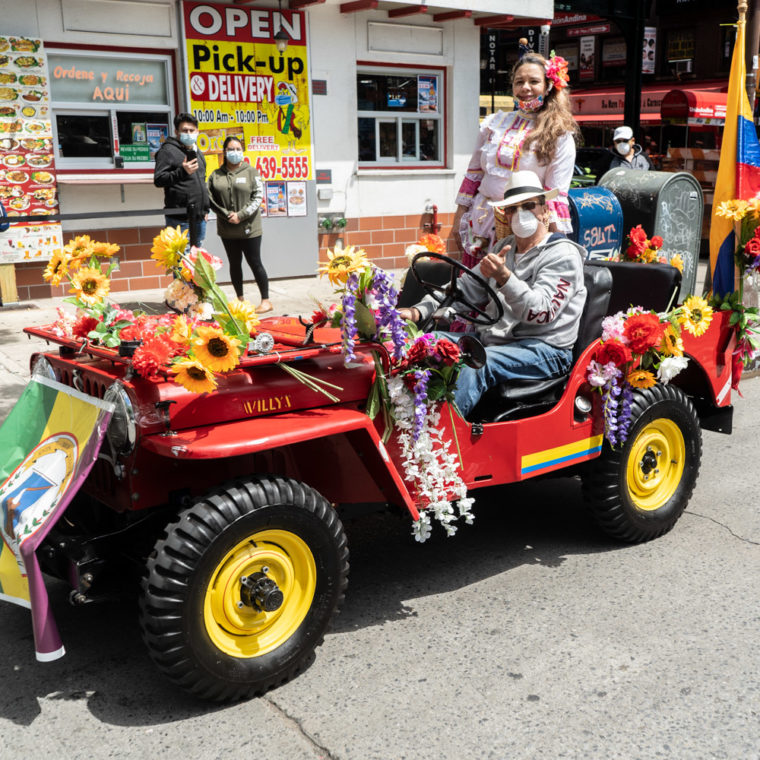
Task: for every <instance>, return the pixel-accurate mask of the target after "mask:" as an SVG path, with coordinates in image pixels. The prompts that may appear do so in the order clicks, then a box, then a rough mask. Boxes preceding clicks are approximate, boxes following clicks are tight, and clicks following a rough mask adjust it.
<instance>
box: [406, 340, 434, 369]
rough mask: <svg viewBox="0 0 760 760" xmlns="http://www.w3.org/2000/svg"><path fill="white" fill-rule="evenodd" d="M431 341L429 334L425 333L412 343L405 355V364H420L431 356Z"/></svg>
mask: <svg viewBox="0 0 760 760" xmlns="http://www.w3.org/2000/svg"><path fill="white" fill-rule="evenodd" d="M430 343H431V341H430V339H429V336H427V335H423V336H422V337H420V338H417V340H415V341H414V343H412V345H411V347H410V348H409V351H407V353H406V356H405V357H404V363H405V364H420V363H422V362H424V361H425V359H427V358H428V356H430V349H431V345H430Z"/></svg>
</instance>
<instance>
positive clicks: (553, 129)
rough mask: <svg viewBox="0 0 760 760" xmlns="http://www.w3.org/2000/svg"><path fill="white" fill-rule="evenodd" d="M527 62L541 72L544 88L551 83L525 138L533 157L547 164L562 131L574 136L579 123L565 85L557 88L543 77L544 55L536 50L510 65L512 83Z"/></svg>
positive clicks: (526, 145) (544, 68)
mask: <svg viewBox="0 0 760 760" xmlns="http://www.w3.org/2000/svg"><path fill="white" fill-rule="evenodd" d="M526 63H535V64H536V65H538V66H540V67H541V71H543V72H544V81H545V82H546V86H547V88H548V87H549V84H550V83H551V84H552V88H551V90H549V92H547V93H546V94H545V95H544V105H543V106H542V107H541V109H540V110H539V111H538V113H537V115H536V127H535V129H532V130H531V131H530V132H529V133H528V136H527V137H526V138H525V147H526V148H527V147H529V146H530V145H533V146H534V147H533V150H534V151H535V153H536V158H538V162H539V163H540V164H548V163H549V162H550V161H551V160H552V158H554V153H555V151H556V150H557V141H558V140H559V138H560V137H562V135H564V134H565V132H570V133H571V134H572V135H573V137H575V136H576V135H577V134H578V125H577V124H576V123H575V119H574V118H573V114H572V111H571V109H570V96H569V95H568V92H567V87H563V88H562V89H560V88H559V87H557V86H556V85H554V84H553V83H552V82H551V80H550V79H548V78H547V76H546V63H547V61H546V58H544V57H543V56H542V55H539V54H538V53H526V54H525V55H524V56H523V57H522V58H521V59H520V60H519V61H518V62H517V63H516V64H515V65H514V66H513V67H512V82H514V81H515V75H516V74H517V70H518V69H519V68H520V67H521V66H524V65H525V64H526Z"/></svg>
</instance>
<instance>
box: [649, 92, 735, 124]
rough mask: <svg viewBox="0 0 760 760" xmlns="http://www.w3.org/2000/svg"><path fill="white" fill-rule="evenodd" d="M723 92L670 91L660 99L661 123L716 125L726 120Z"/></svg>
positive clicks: (725, 95) (725, 96) (724, 95)
mask: <svg viewBox="0 0 760 760" xmlns="http://www.w3.org/2000/svg"><path fill="white" fill-rule="evenodd" d="M726 98H727V94H726V93H725V92H705V91H701V90H671V91H670V92H668V93H667V95H665V97H664V98H663V99H662V105H661V106H660V113H661V115H662V119H663V121H669V122H672V123H674V124H690V125H691V124H718V125H722V124H723V122H724V121H725V119H726Z"/></svg>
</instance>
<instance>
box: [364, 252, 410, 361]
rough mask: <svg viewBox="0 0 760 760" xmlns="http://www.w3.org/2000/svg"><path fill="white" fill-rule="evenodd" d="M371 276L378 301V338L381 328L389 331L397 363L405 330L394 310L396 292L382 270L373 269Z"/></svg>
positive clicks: (401, 355) (400, 356) (403, 343)
mask: <svg viewBox="0 0 760 760" xmlns="http://www.w3.org/2000/svg"><path fill="white" fill-rule="evenodd" d="M372 275H373V278H372V286H373V288H374V289H375V292H376V294H377V301H378V311H377V327H378V338H379V337H380V335H379V333H380V330H381V329H382V328H387V329H388V330H389V332H390V338H391V341H392V343H393V358H394V359H396V361H399V360H400V359H401V358H402V357H403V355H404V346H405V344H406V329H405V328H404V323H403V321H402V319H401V315H400V314H399V313H398V309H397V308H396V303H397V301H398V291H397V290H396V288H395V287H394V286H393V280H392V278H391V277H390V275H388V273H387V272H385V271H384V270H382V269H378V268H377V267H375V269H374V271H373V273H372Z"/></svg>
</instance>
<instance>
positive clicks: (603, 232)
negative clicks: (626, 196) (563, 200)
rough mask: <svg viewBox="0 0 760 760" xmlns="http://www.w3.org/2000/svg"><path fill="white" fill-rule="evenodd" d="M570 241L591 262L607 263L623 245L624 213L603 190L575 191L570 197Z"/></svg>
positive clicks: (584, 189) (595, 188) (603, 188)
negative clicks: (578, 246) (606, 260)
mask: <svg viewBox="0 0 760 760" xmlns="http://www.w3.org/2000/svg"><path fill="white" fill-rule="evenodd" d="M569 203H570V220H571V222H572V225H573V231H572V232H571V233H570V235H569V237H570V239H571V240H573V241H575V242H576V243H579V244H580V245H582V246H583V247H584V248H585V249H586V250H587V251H588V257H589V258H590V259H606V258H609V257H610V256H615V255H617V254H618V253H619V252H620V248H621V246H622V245H623V234H624V233H623V210H622V208H621V207H620V202H619V201H618V199H617V197H616V196H615V194H614V193H613V192H612V191H611V190H608V189H607V188H606V187H596V186H594V187H576V188H572V189H571V190H570V193H569Z"/></svg>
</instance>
